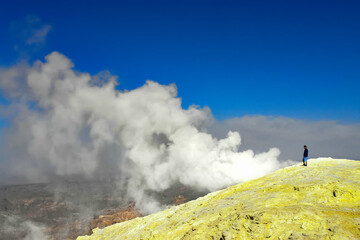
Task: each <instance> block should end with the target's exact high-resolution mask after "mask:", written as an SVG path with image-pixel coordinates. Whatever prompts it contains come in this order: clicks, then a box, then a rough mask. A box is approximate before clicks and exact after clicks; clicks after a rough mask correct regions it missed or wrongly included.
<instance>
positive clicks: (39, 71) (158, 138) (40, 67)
mask: <svg viewBox="0 0 360 240" xmlns="http://www.w3.org/2000/svg"><path fill="white" fill-rule="evenodd" d="M17 68H20V67H19V66H16V67H14V68H12V69H10V70H6V71H5V70H2V74H1V76H0V78H1V79H0V84H1V85H0V86H2V87H3V90H4V93H5V94H6V95H7V96H9V98H10V101H11V102H12V104H11V105H10V106H8V109H7V111H6V112H7V114H10V115H11V114H12V116H13V119H12V126H11V128H10V129H8V131H7V132H6V133H5V134H6V135H5V138H6V142H7V144H8V145H7V147H6V148H5V149H3V150H2V151H4V154H6V156H7V158H8V159H9V161H8V162H7V164H8V165H9V166H10V169H11V171H12V173H13V174H17V175H23V176H26V177H27V178H28V179H30V180H31V181H44V180H46V179H48V178H49V177H51V176H52V175H86V176H94V175H107V174H117V173H118V174H121V175H122V176H124V175H126V177H127V178H128V191H129V194H130V195H131V196H132V197H133V198H134V199H135V200H136V202H137V203H138V204H140V205H141V206H142V207H143V210H144V211H145V212H151V211H156V210H158V205H157V203H156V202H154V201H151V199H149V198H148V197H147V195H146V190H151V191H162V190H165V189H167V188H169V187H170V186H171V185H172V184H174V183H177V182H180V183H182V184H185V185H188V186H191V187H193V188H196V189H198V190H207V191H213V190H217V189H219V188H222V187H225V186H228V185H231V184H235V183H238V182H241V181H245V180H249V179H252V178H256V177H259V176H262V175H264V174H266V173H268V172H270V171H273V170H275V169H277V168H279V167H281V166H282V163H280V161H279V160H278V156H279V154H280V151H279V149H277V148H271V149H270V150H269V151H268V152H264V153H260V154H254V152H253V151H252V150H247V151H242V152H239V151H238V147H239V145H240V143H241V138H240V135H239V133H238V132H229V133H228V135H227V137H226V138H224V139H221V140H218V139H216V138H214V137H213V136H212V135H210V134H208V133H207V132H206V130H205V129H206V127H207V126H208V125H209V123H211V121H212V116H211V113H210V110H209V109H207V108H204V109H199V108H197V107H195V106H193V107H190V108H189V109H183V108H182V107H181V99H180V98H177V89H176V86H175V85H169V86H164V85H161V84H158V83H156V82H153V81H147V82H146V84H145V85H144V86H142V87H139V88H137V89H135V90H132V91H124V92H121V91H118V90H116V89H115V84H116V81H115V78H114V77H108V78H107V81H105V82H104V81H102V80H101V81H100V79H99V77H92V76H90V75H89V74H87V73H77V72H75V71H74V70H72V68H73V64H72V63H71V61H70V60H69V59H68V58H66V57H65V56H63V55H61V54H59V53H57V52H53V53H51V54H50V55H48V56H46V61H45V62H44V63H42V62H40V61H38V62H35V64H34V65H33V66H32V67H27V69H25V70H24V69H21V68H20V69H21V71H20V70H19V71H16V69H17ZM9 71H12V72H14V71H15V72H16V73H18V72H19V74H20V73H21V74H23V78H22V79H24V81H23V82H22V83H20V82H19V81H20V80H19V79H21V78H20V77H19V76H18V75H19V74H14V73H13V74H12V75H15V76H16V78H14V79H11V80H12V81H18V82H16V83H11V84H10V83H9V81H10V80H9V79H8V78H6V77H4V76H9ZM10 76H11V74H10ZM19 88H21V89H19ZM19 92H21V93H22V94H21V95H19ZM10 110H11V111H10Z"/></svg>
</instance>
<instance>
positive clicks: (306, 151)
mask: <svg viewBox="0 0 360 240" xmlns="http://www.w3.org/2000/svg"><path fill="white" fill-rule="evenodd" d="M308 154H309V150H308V149H307V147H306V145H304V154H303V165H304V166H307V159H308Z"/></svg>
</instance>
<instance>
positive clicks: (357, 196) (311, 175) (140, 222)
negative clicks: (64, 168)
mask: <svg viewBox="0 0 360 240" xmlns="http://www.w3.org/2000/svg"><path fill="white" fill-rule="evenodd" d="M85 239H166V240H173V239H218V240H220V239H223V240H224V239H360V161H352V160H339V159H331V158H327V159H313V160H309V161H308V166H307V167H304V166H301V165H296V166H292V167H287V168H284V169H280V170H278V171H276V172H273V173H271V174H268V175H266V176H264V177H262V178H258V179H255V180H252V181H249V182H245V183H242V184H238V185H235V186H232V187H229V188H227V189H224V190H222V191H218V192H215V193H211V194H208V195H206V196H205V197H202V198H199V199H197V200H194V201H191V202H188V203H185V204H183V205H179V206H175V207H172V208H169V209H167V210H165V211H162V212H158V213H155V214H152V215H149V216H146V217H142V218H136V219H133V220H130V221H127V222H123V223H118V224H114V225H112V226H109V227H106V228H104V229H95V230H94V233H93V234H92V235H91V236H83V237H78V238H77V240H85Z"/></svg>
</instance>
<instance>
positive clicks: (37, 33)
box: [26, 24, 52, 45]
mask: <svg viewBox="0 0 360 240" xmlns="http://www.w3.org/2000/svg"><path fill="white" fill-rule="evenodd" d="M51 29H52V27H51V26H50V25H49V24H45V25H43V26H41V27H40V28H37V29H33V30H32V34H31V36H29V38H28V39H27V40H26V44H28V45H31V44H35V43H45V41H46V37H47V35H48V33H49V32H50V30H51Z"/></svg>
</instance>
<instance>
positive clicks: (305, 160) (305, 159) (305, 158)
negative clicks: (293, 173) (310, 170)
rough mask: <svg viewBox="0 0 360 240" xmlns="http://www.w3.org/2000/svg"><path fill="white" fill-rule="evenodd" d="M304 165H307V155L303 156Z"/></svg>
mask: <svg viewBox="0 0 360 240" xmlns="http://www.w3.org/2000/svg"><path fill="white" fill-rule="evenodd" d="M304 162H305V166H307V157H304Z"/></svg>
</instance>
